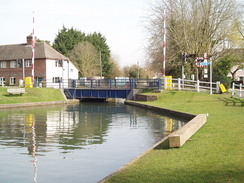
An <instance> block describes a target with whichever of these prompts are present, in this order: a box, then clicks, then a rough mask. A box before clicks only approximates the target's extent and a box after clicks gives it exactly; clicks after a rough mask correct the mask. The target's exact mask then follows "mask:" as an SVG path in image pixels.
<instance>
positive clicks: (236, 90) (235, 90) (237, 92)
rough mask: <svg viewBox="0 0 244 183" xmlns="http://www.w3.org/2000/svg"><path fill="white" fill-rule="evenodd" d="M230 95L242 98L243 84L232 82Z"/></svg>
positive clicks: (243, 96)
mask: <svg viewBox="0 0 244 183" xmlns="http://www.w3.org/2000/svg"><path fill="white" fill-rule="evenodd" d="M231 96H232V97H237V98H244V85H242V84H235V83H233V85H232V92H231Z"/></svg>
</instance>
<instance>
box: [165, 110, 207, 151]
mask: <svg viewBox="0 0 244 183" xmlns="http://www.w3.org/2000/svg"><path fill="white" fill-rule="evenodd" d="M206 122H207V115H206V114H199V115H197V116H196V117H194V118H193V119H192V120H190V121H189V122H188V123H187V124H186V125H184V126H183V127H181V128H180V129H178V130H176V131H175V132H173V133H172V134H170V135H169V146H170V147H181V146H182V145H183V144H184V143H185V142H186V141H187V140H188V139H189V138H190V137H191V136H192V135H194V133H196V132H197V131H198V130H199V129H200V128H201V127H202V126H203V125H204V124H205V123H206Z"/></svg>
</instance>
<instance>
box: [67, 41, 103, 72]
mask: <svg viewBox="0 0 244 183" xmlns="http://www.w3.org/2000/svg"><path fill="white" fill-rule="evenodd" d="M68 57H69V58H70V59H71V60H72V61H73V62H74V63H75V65H76V66H77V67H78V69H79V71H80V73H81V76H83V77H90V76H98V75H100V58H99V53H98V52H97V50H96V48H95V47H94V46H93V45H92V44H91V43H89V42H80V43H78V44H77V45H76V46H75V47H74V48H73V49H72V50H71V51H69V53H68Z"/></svg>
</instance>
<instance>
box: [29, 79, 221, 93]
mask: <svg viewBox="0 0 244 183" xmlns="http://www.w3.org/2000/svg"><path fill="white" fill-rule="evenodd" d="M219 84H220V82H211V83H210V82H205V81H193V80H185V79H180V78H178V79H175V78H162V79H69V80H58V81H53V80H45V81H41V82H35V83H34V84H33V87H48V88H59V89H61V88H84V89H85V88H87V89H135V88H136V89H154V90H185V91H194V92H205V93H210V94H212V93H220V88H219Z"/></svg>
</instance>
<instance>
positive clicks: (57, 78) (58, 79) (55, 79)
mask: <svg viewBox="0 0 244 183" xmlns="http://www.w3.org/2000/svg"><path fill="white" fill-rule="evenodd" d="M61 81H62V78H61V77H53V83H59V82H61Z"/></svg>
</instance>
